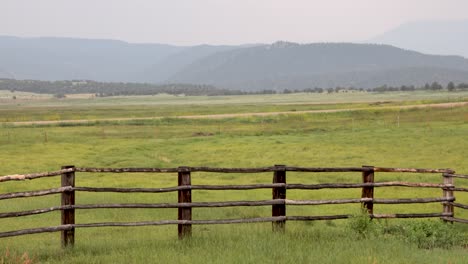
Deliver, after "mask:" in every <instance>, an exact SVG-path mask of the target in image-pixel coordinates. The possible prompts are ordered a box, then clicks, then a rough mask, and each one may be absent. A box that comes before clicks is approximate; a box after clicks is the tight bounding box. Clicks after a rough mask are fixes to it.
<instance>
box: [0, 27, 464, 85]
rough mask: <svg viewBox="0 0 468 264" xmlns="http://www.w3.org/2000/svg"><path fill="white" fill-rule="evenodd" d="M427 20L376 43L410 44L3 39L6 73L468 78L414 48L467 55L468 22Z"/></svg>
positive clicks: (208, 78) (454, 61) (457, 64)
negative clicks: (194, 43) (184, 44)
mask: <svg viewBox="0 0 468 264" xmlns="http://www.w3.org/2000/svg"><path fill="white" fill-rule="evenodd" d="M421 23H422V22H421ZM421 23H414V24H407V25H403V26H401V27H399V28H397V29H395V30H392V31H390V32H388V33H386V34H383V35H382V36H379V37H377V38H374V39H372V40H371V42H376V43H391V44H395V45H396V46H401V47H404V48H406V49H401V48H397V47H395V46H389V45H375V44H351V43H314V44H297V43H291V42H284V41H279V42H276V43H273V44H258V45H243V46H211V45H200V46H191V47H190V46H189V47H182V46H173V45H164V44H130V43H126V42H123V41H115V40H90V39H71V38H17V37H2V36H0V78H11V79H36V80H72V79H75V80H96V81H110V82H148V83H192V84H209V85H215V86H217V87H219V88H229V89H240V90H263V89H275V90H283V89H307V88H313V87H322V88H328V87H336V86H342V87H350V86H353V87H362V88H371V87H377V86H381V85H384V84H386V85H392V86H397V85H424V83H431V82H434V81H437V82H439V83H442V84H445V83H447V82H449V81H454V82H456V83H460V82H468V59H465V58H463V57H462V56H441V55H427V54H423V53H419V52H416V51H411V50H408V49H413V50H418V51H425V52H428V53H432V54H452V55H464V56H467V55H468V31H467V30H468V23H467V22H466V21H459V22H451V23H447V22H440V23H436V22H430V23H433V24H431V25H430V28H426V29H424V28H425V24H421ZM434 23H435V24H434ZM426 26H427V25H426ZM423 29H424V30H423ZM465 52H466V53H465ZM467 57H468V56H467Z"/></svg>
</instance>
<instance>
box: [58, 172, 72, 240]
mask: <svg viewBox="0 0 468 264" xmlns="http://www.w3.org/2000/svg"><path fill="white" fill-rule="evenodd" d="M72 168H75V166H62V170H63V169H72ZM66 186H71V187H75V172H74V171H72V172H67V173H63V174H62V187H66ZM67 205H75V191H74V190H73V191H66V192H62V206H67ZM61 212H62V225H74V224H75V209H74V208H71V209H63V210H62V211H61ZM74 244H75V228H74V227H73V228H72V229H70V230H63V231H62V247H67V246H73V245H74Z"/></svg>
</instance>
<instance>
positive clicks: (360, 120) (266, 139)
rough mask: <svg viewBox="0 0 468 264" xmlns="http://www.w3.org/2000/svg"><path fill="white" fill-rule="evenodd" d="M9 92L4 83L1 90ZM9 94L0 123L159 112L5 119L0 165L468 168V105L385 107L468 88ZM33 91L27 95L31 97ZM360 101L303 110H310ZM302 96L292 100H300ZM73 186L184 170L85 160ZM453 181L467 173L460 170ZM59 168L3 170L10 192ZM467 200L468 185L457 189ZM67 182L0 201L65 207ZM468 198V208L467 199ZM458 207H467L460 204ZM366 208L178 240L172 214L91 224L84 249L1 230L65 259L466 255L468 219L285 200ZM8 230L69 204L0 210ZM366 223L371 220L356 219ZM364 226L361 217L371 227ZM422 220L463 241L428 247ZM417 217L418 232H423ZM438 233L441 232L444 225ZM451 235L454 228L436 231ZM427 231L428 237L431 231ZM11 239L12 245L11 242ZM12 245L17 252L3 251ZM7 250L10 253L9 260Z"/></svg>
mask: <svg viewBox="0 0 468 264" xmlns="http://www.w3.org/2000/svg"><path fill="white" fill-rule="evenodd" d="M3 93H4V94H8V92H3ZM24 96H25V97H21V96H17V99H15V100H12V99H10V98H9V95H8V96H4V97H2V98H4V99H1V100H2V101H0V122H11V121H31V120H67V119H99V118H103V119H105V118H118V117H148V116H158V117H162V118H160V119H154V120H133V121H132V120H126V121H102V122H92V123H87V124H53V125H24V126H15V125H12V124H8V123H1V124H0V146H1V149H0V160H1V166H0V175H7V174H15V173H28V172H41V171H51V170H57V169H59V168H60V166H62V165H75V166H80V167H177V166H212V167H264V166H272V165H274V164H285V165H289V166H304V167H335V166H336V167H347V166H351V167H358V166H362V165H374V166H380V167H416V168H419V167H422V168H424V167H427V168H452V169H454V170H456V171H457V172H458V173H464V174H468V162H467V160H466V157H468V140H467V139H468V137H467V135H468V106H462V107H450V108H424V109H398V108H395V109H382V105H392V106H400V105H412V104H425V103H437V102H460V101H468V94H467V93H466V92H465V93H447V92H445V93H444V92H438V93H430V92H414V93H411V92H408V93H401V92H398V93H385V94H367V93H353V94H331V95H328V94H321V95H317V94H288V95H264V96H260V95H258V96H257V95H255V96H253V95H249V96H245V97H242V96H232V97H176V96H148V97H130V98H125V97H117V98H113V97H110V98H68V99H62V100H58V99H54V98H52V97H46V96H39V97H37V98H33V97H31V96H32V95H30V94H25V95H24ZM28 96H29V97H28ZM342 108H343V109H345V108H346V109H348V108H362V109H361V110H359V111H345V112H337V113H314V114H294V113H293V112H294V111H300V110H304V109H342ZM294 109H295V110H294ZM269 111H272V112H273V111H291V112H292V113H291V114H283V115H276V116H268V117H236V118H225V119H182V118H177V116H180V115H196V114H202V115H203V114H214V113H248V112H269ZM76 177H77V178H76V185H77V186H94V187H100V186H102V187H169V186H175V185H176V184H177V177H176V175H175V174H143V173H141V174H140V173H138V174H105V173H96V174H89V173H77V176H76ZM287 177H288V183H326V182H329V183H332V182H349V183H351V182H355V183H357V182H360V181H361V175H360V173H328V174H324V173H288V176H287ZM375 177H376V181H385V180H401V181H414V182H434V183H441V181H442V177H441V175H438V174H437V175H427V174H401V173H400V174H397V173H386V174H384V173H376V176H375ZM271 178H272V175H271V173H260V174H242V175H241V174H224V175H223V174H216V173H193V174H192V184H247V183H270V182H271ZM455 183H456V185H457V186H464V187H466V186H468V182H465V183H464V182H463V181H462V180H461V179H456V180H455ZM59 185H60V179H59V177H56V178H47V179H40V180H34V181H26V182H4V183H1V184H0V193H6V192H12V191H20V190H34V189H45V188H54V187H58V186H59ZM441 192H442V191H441V190H440V189H417V190H414V189H411V188H403V187H391V188H376V190H375V197H376V198H409V197H440V196H441ZM287 195H288V198H289V199H324V198H326V199H332V198H359V197H360V189H340V190H314V191H305V190H288V193H287ZM192 196H193V197H192V200H193V201H232V200H262V199H270V198H271V190H251V191H193V192H192ZM456 196H457V201H458V202H460V203H464V204H468V196H467V195H465V194H463V193H456ZM76 201H77V204H88V203H112V202H116V203H133V202H135V203H136V202H138V203H156V202H176V201H177V195H176V194H175V193H164V194H114V193H97V194H96V193H77V196H76ZM59 204H60V197H59V196H58V195H52V196H44V197H37V198H32V199H27V198H21V199H13V200H0V208H1V212H7V211H8V212H9V211H20V210H28V209H34V208H45V207H50V206H58V205H59ZM441 210H442V206H441V205H440V204H438V203H433V204H421V205H417V206H415V205H380V204H379V205H375V206H374V211H375V213H418V212H440V211H441ZM465 211H466V210H465ZM455 212H456V216H457V217H461V218H468V212H464V211H463V210H462V209H456V211H455ZM346 213H350V214H356V215H357V217H356V219H352V220H337V221H322V222H321V221H316V222H288V223H287V224H286V232H285V233H273V232H272V231H271V224H269V223H262V224H241V225H220V226H194V227H193V237H192V238H191V239H189V240H184V241H179V240H178V239H177V227H176V226H161V227H132V228H89V229H88V228H86V229H78V230H77V231H76V245H75V248H74V249H67V250H63V249H61V248H60V234H59V233H45V234H36V235H28V236H20V237H13V238H3V239H0V256H1V255H3V256H4V257H3V258H2V257H0V260H2V259H3V260H8V259H15V258H19V259H20V258H21V256H22V255H23V254H24V253H25V252H27V254H28V256H29V257H30V258H32V259H33V260H34V261H33V263H34V262H41V263H62V262H63V261H64V260H66V261H67V262H69V263H108V262H114V263H142V262H156V263H167V262H170V263H186V262H194V263H219V262H225V263H256V262H260V263H289V262H298V263H311V262H314V261H317V262H321V263H408V262H411V263H466V262H467V260H468V257H467V256H468V254H467V249H466V241H467V231H468V227H467V226H466V225H462V224H456V223H455V224H453V225H452V224H449V225H446V224H444V223H442V222H441V221H439V220H438V219H433V220H428V219H419V220H414V219H405V220H387V221H385V220H381V221H372V222H367V221H365V220H363V219H362V218H360V205H359V204H353V205H322V206H288V207H287V214H288V215H329V214H346ZM270 214H271V207H269V206H265V207H245V208H239V207H233V208H220V209H202V208H195V209H194V210H193V219H222V218H241V217H261V216H269V215H270ZM176 217H177V210H176V209H151V210H149V209H106V210H78V211H77V213H76V222H77V223H92V222H107V221H147V220H148V221H149V220H163V219H176ZM0 223H1V224H0V231H2V232H3V231H8V230H16V229H23V228H32V227H40V226H48V225H59V224H60V213H59V212H53V213H48V214H42V215H35V216H28V217H22V218H5V219H0ZM360 224H361V225H360ZM362 226H364V227H362ZM421 226H424V227H427V226H429V227H432V228H433V230H434V231H437V232H440V233H441V234H451V235H453V237H456V236H460V237H459V238H458V240H456V241H454V244H455V245H453V246H450V247H448V248H440V247H439V246H435V244H433V246H430V245H429V246H428V244H430V243H433V242H434V241H435V240H434V241H432V242H424V241H425V240H424V239H422V238H421V236H420V233H418V232H419V231H420V230H421V228H420V227H421ZM418 230H419V231H418ZM439 235H440V234H439ZM429 239H438V240H444V241H447V242H450V239H451V238H450V236H449V237H442V238H441V237H434V236H430V238H429ZM421 241H422V242H421ZM2 251H3V254H1V253H2ZM6 252H8V254H9V257H5V254H6ZM0 263H1V262H0Z"/></svg>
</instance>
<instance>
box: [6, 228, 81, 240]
mask: <svg viewBox="0 0 468 264" xmlns="http://www.w3.org/2000/svg"><path fill="white" fill-rule="evenodd" d="M71 229H73V226H72V225H60V226H52V227H40V228H31V229H22V230H16V231H10V232H2V233H0V238H2V237H12V236H21V235H30V234H38V233H50V232H58V231H63V230H71Z"/></svg>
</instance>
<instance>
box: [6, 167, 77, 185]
mask: <svg viewBox="0 0 468 264" xmlns="http://www.w3.org/2000/svg"><path fill="white" fill-rule="evenodd" d="M72 171H74V169H73V168H71V169H63V170H58V171H50V172H40V173H31V174H13V175H6V176H1V177H0V182H6V181H24V180H33V179H38V178H44V177H52V176H59V175H61V174H63V173H67V172H72Z"/></svg>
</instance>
